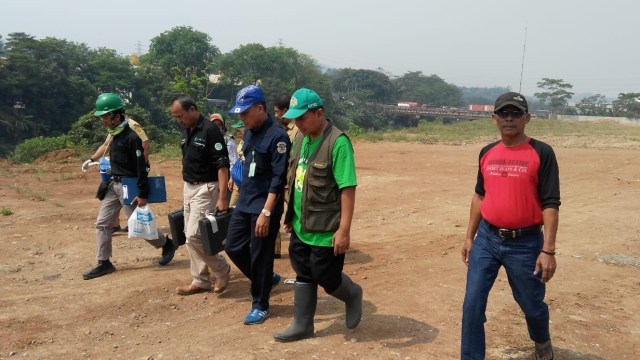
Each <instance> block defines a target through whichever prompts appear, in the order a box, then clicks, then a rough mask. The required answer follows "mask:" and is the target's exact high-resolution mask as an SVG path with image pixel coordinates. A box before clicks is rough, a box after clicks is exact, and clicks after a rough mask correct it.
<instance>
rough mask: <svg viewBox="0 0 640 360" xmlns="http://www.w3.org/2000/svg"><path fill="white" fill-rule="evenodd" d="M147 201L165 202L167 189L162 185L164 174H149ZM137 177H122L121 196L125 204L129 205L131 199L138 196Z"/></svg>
mask: <svg viewBox="0 0 640 360" xmlns="http://www.w3.org/2000/svg"><path fill="white" fill-rule="evenodd" d="M147 179H148V181H149V198H148V199H147V202H149V203H161V202H167V189H166V187H165V185H164V176H149V177H148V178H147ZM137 184H138V178H134V177H125V178H122V197H123V201H124V204H125V205H131V201H133V199H135V198H136V196H138V185H137Z"/></svg>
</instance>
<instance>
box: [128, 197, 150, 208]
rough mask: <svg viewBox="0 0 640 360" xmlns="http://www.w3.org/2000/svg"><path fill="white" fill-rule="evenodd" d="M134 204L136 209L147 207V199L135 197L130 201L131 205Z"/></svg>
mask: <svg viewBox="0 0 640 360" xmlns="http://www.w3.org/2000/svg"><path fill="white" fill-rule="evenodd" d="M133 204H136V205H138V207H143V206H146V205H147V199H143V198H141V197H137V196H136V197H135V198H134V199H133V200H132V201H131V205H133Z"/></svg>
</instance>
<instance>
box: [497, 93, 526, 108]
mask: <svg viewBox="0 0 640 360" xmlns="http://www.w3.org/2000/svg"><path fill="white" fill-rule="evenodd" d="M507 105H513V106H515V107H517V108H518V109H520V110H522V111H524V112H529V105H528V104H527V99H525V98H524V96H523V95H522V94H519V93H517V92H513V91H510V92H508V93H504V94H502V95H500V96H499V97H498V99H497V100H496V106H495V107H494V110H495V111H498V110H500V109H502V108H503V107H505V106H507Z"/></svg>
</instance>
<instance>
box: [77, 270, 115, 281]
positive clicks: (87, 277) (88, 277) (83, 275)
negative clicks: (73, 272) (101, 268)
mask: <svg viewBox="0 0 640 360" xmlns="http://www.w3.org/2000/svg"><path fill="white" fill-rule="evenodd" d="M115 271H116V268H111V269H109V270H107V271H105V272H104V273H102V274H97V275H85V274H82V278H83V279H85V280H91V279H95V278H99V277H101V276H105V275H109V274H111V273H113V272H115Z"/></svg>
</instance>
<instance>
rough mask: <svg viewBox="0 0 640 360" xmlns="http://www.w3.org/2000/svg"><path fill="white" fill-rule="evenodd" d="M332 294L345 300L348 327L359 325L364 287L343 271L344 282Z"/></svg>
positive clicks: (352, 327)
mask: <svg viewBox="0 0 640 360" xmlns="http://www.w3.org/2000/svg"><path fill="white" fill-rule="evenodd" d="M330 295H331V296H334V297H336V298H338V299H340V300H342V301H344V307H345V311H346V313H347V321H346V324H347V328H348V329H354V328H355V327H356V326H358V324H359V323H360V319H361V318H362V287H360V285H358V284H356V283H354V282H353V281H351V278H350V277H348V276H347V275H346V274H344V273H342V283H341V284H340V286H339V287H338V288H337V289H336V291H334V292H333V293H331V294H330Z"/></svg>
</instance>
